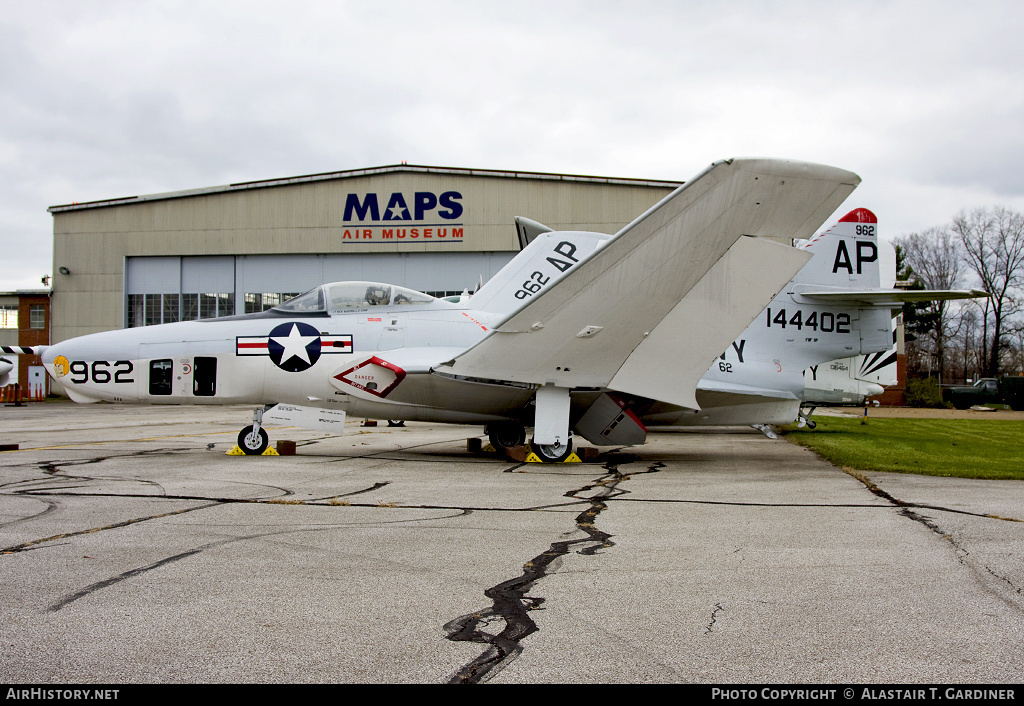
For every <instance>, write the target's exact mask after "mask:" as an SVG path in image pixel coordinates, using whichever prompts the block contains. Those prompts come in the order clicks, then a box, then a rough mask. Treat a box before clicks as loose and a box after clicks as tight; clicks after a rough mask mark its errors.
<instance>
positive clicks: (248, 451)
mask: <svg viewBox="0 0 1024 706" xmlns="http://www.w3.org/2000/svg"><path fill="white" fill-rule="evenodd" d="M268 446H270V437H269V436H267V432H266V430H264V429H260V430H259V433H255V432H254V431H253V426H252V425H251V424H250V425H249V426H247V427H246V428H245V429H243V430H242V431H240V432H238V448H240V449H242V451H244V452H245V455H246V456H259V455H260V454H261V453H263V452H264V451H266V450H267V447H268Z"/></svg>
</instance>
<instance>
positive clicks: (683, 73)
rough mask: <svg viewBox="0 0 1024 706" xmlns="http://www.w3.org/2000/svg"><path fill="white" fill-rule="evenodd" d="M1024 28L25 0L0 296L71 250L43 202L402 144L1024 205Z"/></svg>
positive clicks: (803, 8) (626, 169)
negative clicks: (831, 169) (751, 163)
mask: <svg viewBox="0 0 1024 706" xmlns="http://www.w3.org/2000/svg"><path fill="white" fill-rule="evenodd" d="M1022 25H1024V9H1022V8H1019V7H1018V3H1012V2H998V1H997V2H991V3H984V4H982V5H978V6H974V5H972V6H970V7H968V6H966V5H963V4H957V3H951V2H939V3H932V4H929V5H928V6H927V10H926V11H925V10H923V9H922V5H921V4H920V3H917V2H895V3H890V2H885V3H883V2H866V3H858V4H856V5H855V6H854V5H850V6H844V5H839V4H833V3H812V2H802V1H796V0H791V1H783V2H756V1H753V0H743V1H740V2H736V3H731V4H729V5H725V6H722V5H712V4H706V3H696V2H692V3H691V2H683V3H680V2H669V1H655V0H651V1H640V2H634V3H629V4H622V3H613V2H570V1H562V2H553V3H552V2H546V3H540V2H517V3H503V4H492V3H475V2H458V1H449V2H441V1H438V2H432V3H416V2H386V1H385V2H375V3H340V2H326V1H324V2H317V1H306V2H303V1H299V2H295V3H288V4H287V5H282V4H280V3H276V2H261V1H255V2H236V1H228V0H225V1H222V2H217V3H195V2H151V3H135V2H130V1H124V2H110V1H105V2H98V1H96V0H83V1H80V2H76V3H65V2H58V1H57V0H42V1H41V2H34V3H25V4H22V5H14V6H11V7H8V8H6V9H5V13H4V17H3V18H2V19H0V98H2V99H3V101H4V106H5V110H4V111H3V112H2V113H0V167H2V169H0V185H2V187H3V188H2V191H0V246H2V247H3V248H4V251H5V252H6V253H9V257H6V258H4V260H3V263H2V264H0V289H5V288H14V287H22V286H34V285H33V283H34V282H37V281H38V276H41V275H42V274H43V273H44V272H48V271H49V269H50V268H51V266H52V265H51V264H50V260H51V256H50V254H49V239H50V231H51V227H52V226H51V217H50V216H49V214H48V213H47V212H46V207H47V206H49V205H53V204H59V203H66V202H70V201H86V200H93V199H100V198H109V197H116V196H125V195H133V194H143V193H153V192H160V191H170V190H177V189H185V188H194V187H202V186H212V185H217V184H223V183H229V182H232V181H244V180H251V179H265V178H275V177H284V176H293V175H297V174H308V173H317V172H324V171H331V170H338V169H352V168H359V167H367V166H378V165H382V164H392V163H396V162H398V161H401V160H407V161H409V162H411V163H426V164H438V165H444V166H456V167H482V168H498V169H522V170H536V171H551V172H565V173H583V174H599V175H609V176H627V177H647V178H664V179H685V178H688V177H689V176H691V175H693V174H695V173H697V172H698V171H699V170H700V169H702V168H703V167H704V166H706V165H707V164H708V163H709V162H711V161H713V160H715V159H722V158H726V157H731V156H745V155H765V156H778V157H791V158H796V159H805V160H809V161H820V162H826V163H830V164H836V165H838V166H842V167H845V168H849V169H852V170H854V171H857V172H858V173H860V174H861V175H862V176H863V177H864V178H865V183H864V185H863V186H862V187H861V189H860V190H859V191H858V192H855V197H854V198H855V199H858V200H859V199H860V197H862V196H863V197H864V198H866V199H871V200H873V201H875V202H876V203H875V204H872V203H867V202H866V201H860V203H859V205H865V206H868V207H873V206H880V207H881V208H879V209H878V210H880V211H883V212H887V213H879V216H880V218H882V219H883V221H882V222H883V224H884V223H885V220H884V218H885V215H888V216H889V219H890V222H891V223H893V224H894V225H895V224H898V227H900V228H913V227H927V226H928V225H932V224H934V223H936V222H942V221H943V220H945V219H947V218H948V217H949V215H950V214H952V213H954V212H956V211H957V210H959V208H961V207H964V206H970V205H975V204H974V203H973V202H974V201H975V200H976V199H980V198H989V199H991V201H992V202H1000V203H1007V204H1008V205H1012V206H1015V207H1020V205H1021V203H1022V202H1021V197H1022V194H1024V183H1022V182H1024V177H1022V175H1021V172H1020V170H1019V169H1018V168H1017V164H1019V163H1020V158H1021V157H1022V156H1024V154H1022V152H1024V145H1022V141H1024V138H1022V137H1021V131H1020V129H1019V126H1020V125H1021V124H1022V122H1024V121H1022V119H1024V114H1022V113H1024V105H1022V104H1024V93H1022V91H1024V80H1022V78H1024V76H1022V72H1024V60H1022V59H1024V57H1022V53H1024V50H1022V49H1021V46H1020V43H1019V41H1018V37H1019V35H1020V34H1021V30H1022V29H1024V26H1022ZM883 185H884V187H883ZM961 201H964V202H971V203H960V202H961ZM844 212H845V211H844ZM840 215H841V214H840ZM918 223H919V224H920V225H919V226H915V225H914V224H918ZM26 243H28V244H26ZM36 272H38V275H36V274H35V273H36Z"/></svg>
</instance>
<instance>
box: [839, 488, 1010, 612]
mask: <svg viewBox="0 0 1024 706" xmlns="http://www.w3.org/2000/svg"><path fill="white" fill-rule="evenodd" d="M842 470H843V472H844V473H846V474H847V475H849V476H851V477H853V478H856V479H857V480H859V481H860V482H861V483H863V484H864V487H866V488H867V489H868V490H870V491H871V492H872V493H874V494H875V495H877V496H878V497H880V498H882V499H883V500H885V501H886V502H888V503H890V504H891V505H892V506H893V507H896V508H898V509H899V511H900V514H901V515H903V516H904V517H907V518H908V519H911V520H913V521H915V522H918V523H920V524H922V525H924V526H925V527H927V528H928V529H929V530H931V531H932V532H934V533H935V534H936V535H937V536H939V537H941V538H942V539H944V540H946V541H947V542H949V544H950V546H951V547H953V552H954V555H955V556H956V559H957V561H958V562H960V564H961V565H963V566H965V567H967V568H969V569H970V570H971V571H973V572H974V573H975V574H976V575H978V577H979V579H981V578H983V576H982V573H981V570H980V569H984V571H985V572H987V573H988V574H990V575H991V576H992V577H993V578H996V579H998V580H999V581H1002V582H1003V583H1005V584H1006V585H1007V586H1008V587H1009V588H1010V590H1011V591H1012V592H1013V593H1016V594H1017V595H1024V590H1022V588H1021V587H1020V586H1017V585H1016V584H1014V582H1013V581H1011V580H1010V579H1009V578H1007V577H1006V576H1003V575H1002V574H999V573H997V572H996V571H994V570H993V569H992V567H990V566H987V565H984V564H982V565H981V567H980V569H979V567H978V566H976V562H973V561H971V560H970V556H971V552H970V551H969V550H968V549H967V548H966V547H965V546H964V545H963V544H962V543H961V542H960V541H958V540H957V538H956V537H954V536H953V535H952V534H951V533H949V532H946V531H945V530H943V529H942V528H941V527H940V526H939V524H938V523H937V522H936V521H935V520H933V519H932V518H929V517H925V516H924V515H922V514H920V513H918V512H915V509H917V510H935V511H937V512H949V513H953V514H957V515H969V516H971V517H979V518H983V519H989V520H1002V521H1004V522H1024V520H1019V519H1017V518H1013V517H1001V516H999V515H992V514H987V513H981V512H970V511H968V510H957V509H955V508H948V507H942V506H939V505H927V504H923V503H910V502H906V501H904V500H900V499H899V498H897V497H895V496H893V495H892V494H891V493H889V492H887V491H885V490H883V489H882V488H880V487H878V486H877V485H876V484H875V483H873V482H872V481H871V479H870V478H868V477H867V476H866V475H864V474H863V473H860V472H858V471H855V470H853V469H851V468H843V469H842ZM981 584H982V585H983V586H985V587H986V588H987V589H989V590H990V591H991V592H992V593H993V594H994V595H996V596H997V597H999V598H1000V599H1001V600H1003V601H1005V602H1006V603H1008V604H1009V605H1011V606H1013V607H1014V608H1016V609H1018V610H1020V609H1021V606H1019V605H1017V604H1016V603H1014V602H1012V601H1010V600H1008V599H1007V598H1006V597H1005V596H1003V595H1002V594H1001V593H999V592H998V591H996V590H994V589H992V588H991V587H990V586H989V583H988V582H987V581H981Z"/></svg>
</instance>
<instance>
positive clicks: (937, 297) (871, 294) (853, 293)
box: [793, 289, 989, 309]
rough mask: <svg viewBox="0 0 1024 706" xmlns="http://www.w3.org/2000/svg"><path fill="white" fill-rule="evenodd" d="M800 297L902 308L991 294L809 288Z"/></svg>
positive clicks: (945, 290)
mask: <svg viewBox="0 0 1024 706" xmlns="http://www.w3.org/2000/svg"><path fill="white" fill-rule="evenodd" d="M793 293H794V294H795V295H798V297H803V298H805V299H810V300H813V301H820V302H827V303H831V304H852V305H857V306H876V307H889V308H896V309H898V308H900V307H902V306H903V303H904V302H927V301H948V300H953V299H977V298H981V297H987V296H989V294H988V292H984V291H982V290H980V289H861V290H855V289H854V290H845V291H836V290H831V291H830V290H809V291H801V290H800V289H797V290H795V291H794V292H793Z"/></svg>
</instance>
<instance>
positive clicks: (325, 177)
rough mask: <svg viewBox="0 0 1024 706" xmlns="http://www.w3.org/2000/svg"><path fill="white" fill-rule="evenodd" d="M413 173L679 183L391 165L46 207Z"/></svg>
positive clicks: (103, 205)
mask: <svg viewBox="0 0 1024 706" xmlns="http://www.w3.org/2000/svg"><path fill="white" fill-rule="evenodd" d="M402 172H406V173H413V174H441V175H445V176H473V177H490V178H498V179H530V180H542V181H563V182H581V183H591V184H620V185H631V186H650V187H662V188H665V187H669V188H675V187H677V186H679V185H680V184H682V183H683V182H681V181H670V180H665V179H634V178H630V177H601V176H586V175H582V174H556V173H549V172H527V171H518V170H503V169H463V168H457V167H431V166H426V165H420V164H391V165H386V166H382V167H368V168H363V169H348V170H342V171H336V172H322V173H320V174H306V175H303V176H294V177H284V178H278V179H261V180H257V181H240V182H235V183H233V184H226V185H224V186H209V187H203V188H199V189H186V190H183V191H168V192H164V193H158V194H146V195H142V196H123V197H119V198H113V199H100V200H98V201H83V202H81V203H79V202H72V203H69V204H62V205H58V206H50V207H49V208H48V209H46V210H47V211H49V212H50V213H63V212H65V211H79V210H84V209H90V208H108V207H111V206H123V205H126V204H133V203H143V202H147V201H165V200H169V199H181V198H189V197H192V196H208V195H212V194H223V193H229V192H232V191H247V190H250V189H271V188H275V187H280V186H295V185H296V184H309V183H315V182H318V181H335V180H339V179H354V178H357V177H364V176H374V175H378V174H394V173H402Z"/></svg>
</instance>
